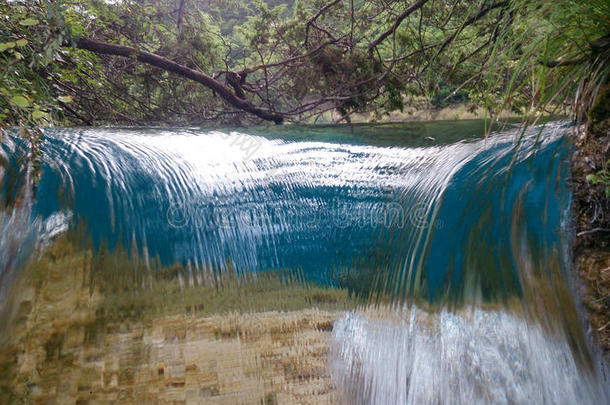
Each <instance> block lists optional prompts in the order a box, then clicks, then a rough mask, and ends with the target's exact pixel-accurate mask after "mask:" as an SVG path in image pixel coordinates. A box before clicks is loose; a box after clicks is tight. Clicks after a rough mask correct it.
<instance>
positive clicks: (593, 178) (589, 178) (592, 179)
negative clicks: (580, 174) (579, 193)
mask: <svg viewBox="0 0 610 405" xmlns="http://www.w3.org/2000/svg"><path fill="white" fill-rule="evenodd" d="M585 178H586V179H587V181H590V182H592V183H593V184H596V183H597V176H596V175H594V174H589V175H587V177H585Z"/></svg>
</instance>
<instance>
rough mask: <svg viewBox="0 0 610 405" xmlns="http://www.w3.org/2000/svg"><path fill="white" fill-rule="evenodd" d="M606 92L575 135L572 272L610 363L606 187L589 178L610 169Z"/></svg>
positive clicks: (609, 242) (609, 243)
mask: <svg viewBox="0 0 610 405" xmlns="http://www.w3.org/2000/svg"><path fill="white" fill-rule="evenodd" d="M609 99H610V89H609V88H608V86H606V90H605V91H602V92H601V94H600V96H599V98H598V100H597V102H596V103H595V105H594V106H593V108H592V109H591V111H590V112H589V122H588V123H587V126H586V128H585V130H584V132H582V133H580V134H577V135H576V136H575V137H574V139H575V142H574V144H575V151H574V155H573V162H572V186H573V190H574V199H573V207H572V210H573V211H572V213H573V214H572V216H573V218H574V224H575V233H576V237H575V241H574V247H573V260H574V272H575V274H576V275H577V277H578V279H579V280H580V286H579V287H580V288H579V295H580V298H581V301H582V303H583V306H584V308H585V312H586V316H587V318H588V321H589V322H590V329H589V333H590V335H591V336H592V337H593V339H594V340H595V341H596V342H597V344H598V345H599V347H600V349H601V351H602V354H603V356H604V358H605V360H606V364H610V197H609V196H608V195H607V194H606V193H607V191H606V188H607V187H610V184H607V183H604V182H597V184H595V183H594V182H593V181H591V177H589V179H587V176H598V177H599V176H600V173H602V174H603V173H604V171H605V173H608V170H609V169H610V168H609V167H608V162H610V101H609Z"/></svg>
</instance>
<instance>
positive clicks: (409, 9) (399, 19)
mask: <svg viewBox="0 0 610 405" xmlns="http://www.w3.org/2000/svg"><path fill="white" fill-rule="evenodd" d="M427 2H428V0H417V1H416V2H415V3H413V4H411V5H410V6H409V7H407V9H406V10H405V11H403V12H402V14H400V15H399V16H398V17H397V18H396V21H394V24H393V25H392V26H391V27H390V28H388V29H387V30H386V31H385V32H383V33H382V34H381V35H379V36H378V37H377V38H376V39H375V40H374V41H372V42H371V43H370V44H369V54H370V55H372V54H373V49H375V47H376V46H377V45H379V44H380V43H382V42H383V41H384V40H385V39H386V38H387V37H389V36H390V35H392V34H394V32H395V31H396V30H397V29H398V27H399V26H400V24H401V23H402V22H403V20H404V19H405V18H407V17H408V16H410V15H411V14H413V12H414V11H416V10H419V9H420V8H422V7H423V5H424V4H426V3H427Z"/></svg>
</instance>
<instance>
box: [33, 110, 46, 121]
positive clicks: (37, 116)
mask: <svg viewBox="0 0 610 405" xmlns="http://www.w3.org/2000/svg"><path fill="white" fill-rule="evenodd" d="M46 115H47V114H46V113H44V112H42V111H39V110H36V111H34V112H33V113H32V118H34V119H35V120H39V119H41V118H44V117H46Z"/></svg>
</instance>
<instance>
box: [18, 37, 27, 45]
mask: <svg viewBox="0 0 610 405" xmlns="http://www.w3.org/2000/svg"><path fill="white" fill-rule="evenodd" d="M15 44H17V46H26V45H27V44H28V40H27V39H25V38H22V39H18V40H17V41H15Z"/></svg>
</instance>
